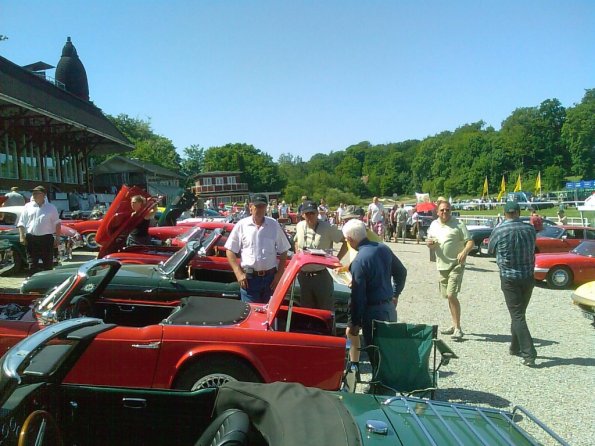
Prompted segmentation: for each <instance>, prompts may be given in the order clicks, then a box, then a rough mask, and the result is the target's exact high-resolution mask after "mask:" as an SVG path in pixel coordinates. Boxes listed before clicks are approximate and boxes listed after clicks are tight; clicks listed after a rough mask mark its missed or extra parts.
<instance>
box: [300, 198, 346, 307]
mask: <svg viewBox="0 0 595 446" xmlns="http://www.w3.org/2000/svg"><path fill="white" fill-rule="evenodd" d="M302 218H303V220H302V221H300V222H299V223H298V224H297V225H296V227H295V237H294V239H293V240H294V242H295V252H299V251H306V250H308V249H324V250H332V249H333V243H341V242H343V243H344V242H345V239H344V238H343V234H342V233H341V231H339V229H337V227H336V226H333V225H331V224H330V223H329V222H328V221H326V220H320V219H319V218H318V208H317V206H316V204H315V203H313V202H312V201H306V202H304V205H303V206H302ZM298 281H299V283H300V303H301V305H302V306H303V307H309V308H320V309H323V310H331V311H332V310H333V309H334V306H335V305H334V301H333V290H334V287H333V279H332V277H331V275H330V274H329V272H328V271H327V269H326V268H324V267H321V266H319V265H306V266H305V267H304V268H302V270H301V271H300V272H299V274H298Z"/></svg>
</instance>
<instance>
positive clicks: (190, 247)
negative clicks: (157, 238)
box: [158, 229, 221, 275]
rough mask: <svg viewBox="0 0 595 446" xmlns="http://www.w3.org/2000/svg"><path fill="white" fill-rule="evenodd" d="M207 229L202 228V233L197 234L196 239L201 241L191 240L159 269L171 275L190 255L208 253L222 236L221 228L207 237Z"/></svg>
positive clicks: (162, 272)
mask: <svg viewBox="0 0 595 446" xmlns="http://www.w3.org/2000/svg"><path fill="white" fill-rule="evenodd" d="M205 232H206V231H205V230H204V229H201V235H197V236H195V237H194V238H195V240H199V241H192V242H189V244H187V245H186V246H185V247H184V248H182V249H180V250H179V251H177V252H176V253H175V254H174V255H173V256H171V257H170V258H169V259H167V261H166V262H165V263H163V265H159V267H158V268H159V271H160V272H161V274H164V275H170V274H174V273H175V272H176V271H177V270H178V268H179V267H180V265H181V264H183V263H185V262H186V260H188V258H189V257H191V256H194V255H195V254H197V253H198V254H201V255H207V252H208V251H209V250H210V248H211V247H212V246H213V244H214V243H215V241H216V240H218V239H219V237H220V236H221V230H220V229H217V230H215V231H211V233H210V234H209V235H208V237H205V236H204V234H205Z"/></svg>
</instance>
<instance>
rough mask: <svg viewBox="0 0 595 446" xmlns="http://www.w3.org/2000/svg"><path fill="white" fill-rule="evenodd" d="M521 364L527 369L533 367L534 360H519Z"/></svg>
mask: <svg viewBox="0 0 595 446" xmlns="http://www.w3.org/2000/svg"><path fill="white" fill-rule="evenodd" d="M521 364H522V365H524V366H527V367H535V358H521Z"/></svg>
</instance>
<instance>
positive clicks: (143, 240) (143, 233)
mask: <svg viewBox="0 0 595 446" xmlns="http://www.w3.org/2000/svg"><path fill="white" fill-rule="evenodd" d="M146 203H147V200H146V198H145V197H143V196H142V195H135V196H134V197H132V199H131V200H130V206H131V207H132V214H131V216H134V215H135V214H136V213H137V212H140V211H141V210H142V209H143V207H144V206H145V204H146ZM156 212H157V204H155V206H154V207H153V208H152V209H151V210H150V211H149V212H148V213H147V215H145V217H144V218H143V220H142V221H141V222H140V223H139V224H138V225H137V226H136V228H134V229H133V230H132V231H131V232H130V235H129V236H128V239H127V240H126V245H127V246H132V245H150V244H151V237H150V236H149V226H150V225H151V219H152V218H153V217H154V216H155V213H156Z"/></svg>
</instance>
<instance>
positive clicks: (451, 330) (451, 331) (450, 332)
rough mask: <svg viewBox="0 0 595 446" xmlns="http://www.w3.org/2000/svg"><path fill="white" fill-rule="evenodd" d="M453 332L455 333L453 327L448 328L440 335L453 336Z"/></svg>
mask: <svg viewBox="0 0 595 446" xmlns="http://www.w3.org/2000/svg"><path fill="white" fill-rule="evenodd" d="M454 332H455V328H454V327H448V328H447V329H446V330H442V331H441V332H440V333H442V334H445V335H451V334H454Z"/></svg>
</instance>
